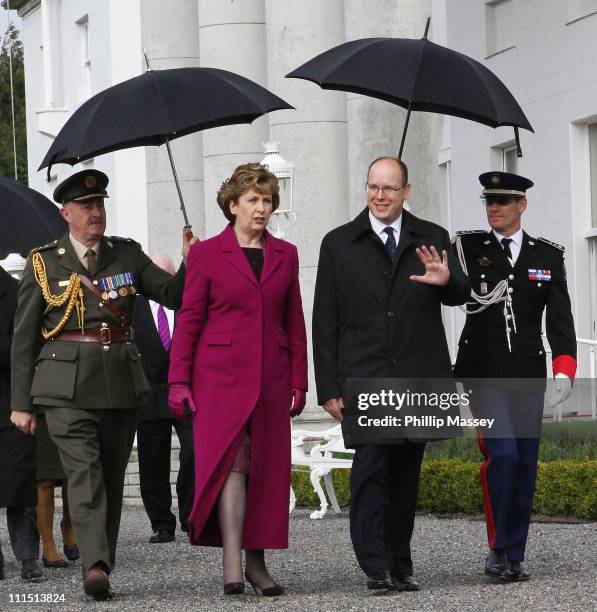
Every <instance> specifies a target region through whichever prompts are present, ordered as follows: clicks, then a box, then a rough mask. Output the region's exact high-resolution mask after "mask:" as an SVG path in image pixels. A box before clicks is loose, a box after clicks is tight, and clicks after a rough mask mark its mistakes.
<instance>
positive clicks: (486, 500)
mask: <svg viewBox="0 0 597 612" xmlns="http://www.w3.org/2000/svg"><path fill="white" fill-rule="evenodd" d="M477 441H478V443H479V448H480V449H481V452H482V453H483V457H485V461H484V462H483V465H482V466H481V470H480V473H481V489H482V491H483V506H484V507H485V524H486V525H487V540H488V542H489V548H491V549H493V545H494V543H495V521H494V520H493V508H492V507H491V497H490V495H489V483H488V482H487V468H488V467H489V463H490V462H491V458H490V457H489V455H488V453H487V449H486V448H485V440H484V439H483V436H482V435H480V434H479V432H477Z"/></svg>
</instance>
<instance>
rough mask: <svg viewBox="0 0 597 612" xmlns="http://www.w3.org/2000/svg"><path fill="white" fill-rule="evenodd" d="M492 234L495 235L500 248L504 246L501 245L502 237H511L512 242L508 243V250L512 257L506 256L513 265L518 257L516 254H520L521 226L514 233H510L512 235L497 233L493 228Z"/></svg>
mask: <svg viewBox="0 0 597 612" xmlns="http://www.w3.org/2000/svg"><path fill="white" fill-rule="evenodd" d="M493 235H494V236H495V237H496V239H497V241H498V242H499V244H500V247H501V248H502V249H503V248H504V247H503V246H502V238H512V242H511V243H510V252H511V253H512V259H510V258H509V257H508V260H509V261H510V263H511V264H512V265H514V264H515V263H516V260H517V259H518V256H519V255H520V249H521V248H522V238H523V233H522V227H521V228H520V229H519V230H518V231H517V232H516V233H515V234H512V236H502V235H501V234H498V233H497V232H496V231H495V230H493Z"/></svg>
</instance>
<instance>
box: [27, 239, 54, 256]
mask: <svg viewBox="0 0 597 612" xmlns="http://www.w3.org/2000/svg"><path fill="white" fill-rule="evenodd" d="M57 244H58V240H54V241H53V242H48V244H44V245H42V246H38V247H35V248H34V249H31V253H37V252H38V251H46V250H47V249H53V248H54V247H55V246H56V245H57Z"/></svg>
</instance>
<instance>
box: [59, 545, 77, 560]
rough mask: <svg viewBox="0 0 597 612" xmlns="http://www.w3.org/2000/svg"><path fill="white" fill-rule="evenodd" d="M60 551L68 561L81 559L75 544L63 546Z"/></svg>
mask: <svg viewBox="0 0 597 612" xmlns="http://www.w3.org/2000/svg"><path fill="white" fill-rule="evenodd" d="M62 550H64V556H65V557H66V558H67V559H68V560H69V561H76V560H77V559H80V558H81V555H80V553H79V547H78V546H77V545H76V544H65V545H64V546H63V548H62Z"/></svg>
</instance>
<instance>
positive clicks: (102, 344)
mask: <svg viewBox="0 0 597 612" xmlns="http://www.w3.org/2000/svg"><path fill="white" fill-rule="evenodd" d="M107 184H108V177H107V176H106V175H105V174H104V173H103V172H99V171H97V170H84V171H82V172H77V173H76V174H74V175H73V176H71V177H70V178H68V179H67V180H65V181H63V182H62V183H61V184H60V185H58V187H57V188H56V190H55V191H54V199H55V200H56V201H57V202H58V203H60V204H62V209H61V211H60V212H61V214H62V216H63V218H64V219H65V220H66V221H67V222H68V224H69V232H68V233H67V234H65V235H64V236H63V237H62V238H60V239H59V240H57V241H55V242H53V243H51V244H48V245H46V246H44V247H40V248H38V249H34V250H33V251H32V252H31V254H30V255H29V258H28V261H27V266H26V268H25V273H24V276H23V280H22V282H21V287H20V291H19V303H18V307H17V312H16V316H15V327H14V339H13V345H12V359H11V366H12V398H11V407H12V411H13V412H12V417H11V420H12V422H13V423H15V425H17V427H19V428H20V429H21V430H22V431H24V432H31V433H33V432H34V431H35V415H34V412H33V410H34V407H35V408H36V409H43V411H44V413H45V416H46V421H47V425H48V429H49V432H50V435H51V437H52V439H53V440H54V441H55V442H56V445H57V447H58V452H59V454H60V459H61V461H62V464H63V466H64V469H65V472H66V475H67V478H68V485H69V500H70V505H71V515H72V522H73V526H74V530H75V534H76V537H77V543H78V545H79V549H80V553H81V559H82V563H83V575H84V589H85V592H86V593H87V594H88V595H90V596H93V597H94V598H96V599H104V598H106V597H108V596H109V594H110V582H109V578H108V575H109V573H110V571H111V570H112V568H113V567H114V564H115V560H116V543H117V538H118V529H119V524H120V514H121V508H122V492H123V486H124V472H125V469H126V465H127V462H128V459H129V455H130V452H131V448H132V444H133V439H134V436H135V430H136V425H137V409H138V408H139V406H141V405H142V404H143V403H144V402H145V399H146V395H147V393H149V391H150V386H149V383H148V381H147V378H146V377H145V374H144V372H143V368H142V367H141V361H140V355H139V351H138V350H137V347H136V346H135V344H134V342H133V333H132V330H131V328H130V326H129V325H130V320H131V315H132V310H133V305H134V301H135V295H136V294H137V292H142V293H143V294H144V295H146V296H147V297H150V298H151V299H153V300H155V301H157V302H160V303H162V304H164V305H166V306H168V307H169V308H179V307H180V302H181V299H182V290H183V286H184V273H185V266H184V264H182V265H181V266H180V268H179V270H178V272H177V273H176V275H175V276H172V275H171V274H168V273H167V272H165V271H164V270H161V269H160V268H158V267H157V266H156V265H154V264H153V263H152V261H151V260H150V259H149V257H147V255H146V254H145V253H143V251H142V249H141V246H140V245H139V244H138V243H136V242H134V241H133V240H131V239H128V238H118V237H107V236H104V231H105V228H106V213H105V209H104V198H106V197H108V195H107V193H106V187H107ZM193 240H194V239H193V238H192V235H189V234H187V233H186V232H185V234H184V237H183V257H186V255H187V253H188V250H189V248H190V244H191V242H192V241H193ZM40 330H41V333H42V335H43V337H44V339H45V343H44V345H43V346H42V348H41V351H39V355H38V338H39V333H40Z"/></svg>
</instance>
